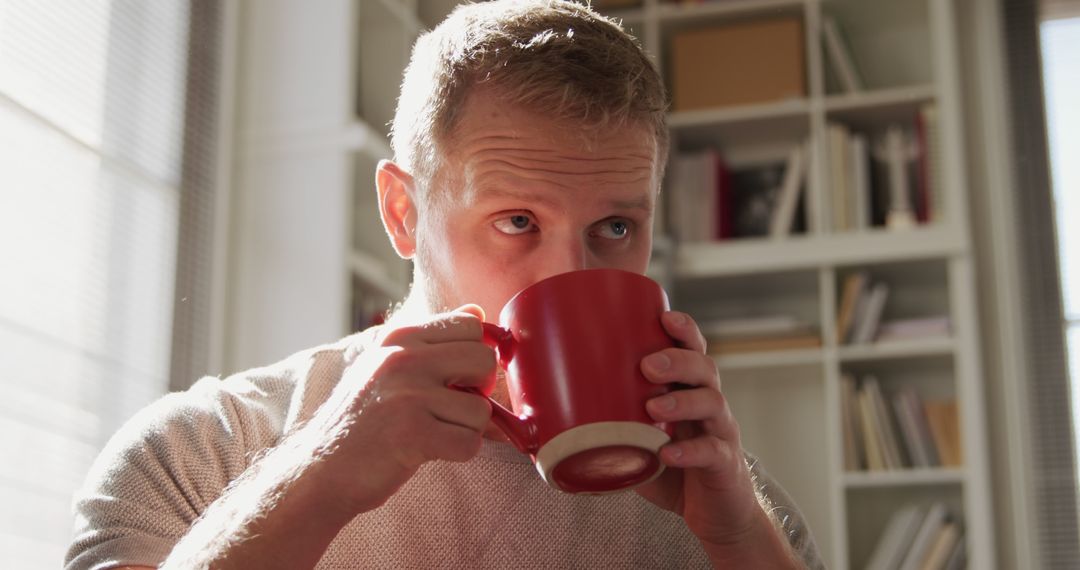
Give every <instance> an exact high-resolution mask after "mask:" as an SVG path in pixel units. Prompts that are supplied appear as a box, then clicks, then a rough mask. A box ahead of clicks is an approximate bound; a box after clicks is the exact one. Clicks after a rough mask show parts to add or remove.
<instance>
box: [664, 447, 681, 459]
mask: <svg viewBox="0 0 1080 570" xmlns="http://www.w3.org/2000/svg"><path fill="white" fill-rule="evenodd" d="M667 453H668V457H670V458H671V459H673V460H674V459H678V458H680V457H682V450H681V449H679V448H678V447H669V448H668V452H667Z"/></svg>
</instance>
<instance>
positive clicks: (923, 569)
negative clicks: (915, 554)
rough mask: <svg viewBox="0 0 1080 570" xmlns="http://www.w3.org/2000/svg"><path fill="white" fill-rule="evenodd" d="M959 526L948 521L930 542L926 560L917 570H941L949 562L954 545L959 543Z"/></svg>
mask: <svg viewBox="0 0 1080 570" xmlns="http://www.w3.org/2000/svg"><path fill="white" fill-rule="evenodd" d="M960 538H961V536H960V525H958V524H957V523H956V522H954V521H948V522H946V523H945V525H944V526H942V527H941V529H940V530H938V533H937V535H936V536H935V537H934V540H933V541H931V544H930V550H929V552H927V553H926V558H924V559H923V561H922V564H920V565H919V570H941V569H943V568H945V565H946V564H947V563H948V562H949V556H950V555H951V554H952V552H953V549H954V548H955V547H956V543H957V542H959V541H960Z"/></svg>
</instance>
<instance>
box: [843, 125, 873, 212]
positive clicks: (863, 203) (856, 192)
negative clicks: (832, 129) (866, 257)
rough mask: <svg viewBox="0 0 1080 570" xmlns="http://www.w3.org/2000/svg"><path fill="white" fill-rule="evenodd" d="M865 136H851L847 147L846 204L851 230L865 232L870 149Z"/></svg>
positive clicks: (868, 209) (868, 200)
mask: <svg viewBox="0 0 1080 570" xmlns="http://www.w3.org/2000/svg"><path fill="white" fill-rule="evenodd" d="M868 145H869V143H868V142H867V140H866V135H863V134H860V133H855V134H853V135H851V142H850V144H849V145H848V149H849V151H850V155H849V160H848V170H849V176H850V177H849V179H848V183H847V187H848V189H849V193H850V194H851V197H850V199H849V200H848V203H849V204H850V205H851V208H852V211H851V212H850V213H849V214H848V217H849V220H850V221H851V225H852V228H853V229H856V230H865V229H867V228H869V227H870V192H871V190H870V147H869V146H868Z"/></svg>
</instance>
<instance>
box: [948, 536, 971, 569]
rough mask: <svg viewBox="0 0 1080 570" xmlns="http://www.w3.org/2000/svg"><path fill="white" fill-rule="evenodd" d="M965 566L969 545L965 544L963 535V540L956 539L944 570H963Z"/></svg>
mask: <svg viewBox="0 0 1080 570" xmlns="http://www.w3.org/2000/svg"><path fill="white" fill-rule="evenodd" d="M964 568H967V546H966V545H965V544H964V541H963V537H961V540H957V541H956V544H955V545H954V546H953V549H952V552H950V553H949V558H948V559H947V560H946V561H945V566H944V570H963V569H964Z"/></svg>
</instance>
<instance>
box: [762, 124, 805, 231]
mask: <svg viewBox="0 0 1080 570" xmlns="http://www.w3.org/2000/svg"><path fill="white" fill-rule="evenodd" d="M806 152H807V151H806V145H804V144H800V145H797V146H796V147H795V148H793V149H791V154H790V155H788V160H787V167H786V169H785V171H784V181H783V183H782V184H781V185H780V197H779V198H778V200H777V204H776V206H775V208H774V209H773V214H772V220H771V221H770V224H769V235H770V236H771V237H772V238H774V239H775V238H782V237H784V236H787V235H788V234H789V233H791V227H792V223H793V222H794V217H795V207H796V206H797V205H798V201H799V195H800V194H801V192H802V187H803V181H804V180H805V179H806V156H805V155H806Z"/></svg>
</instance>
